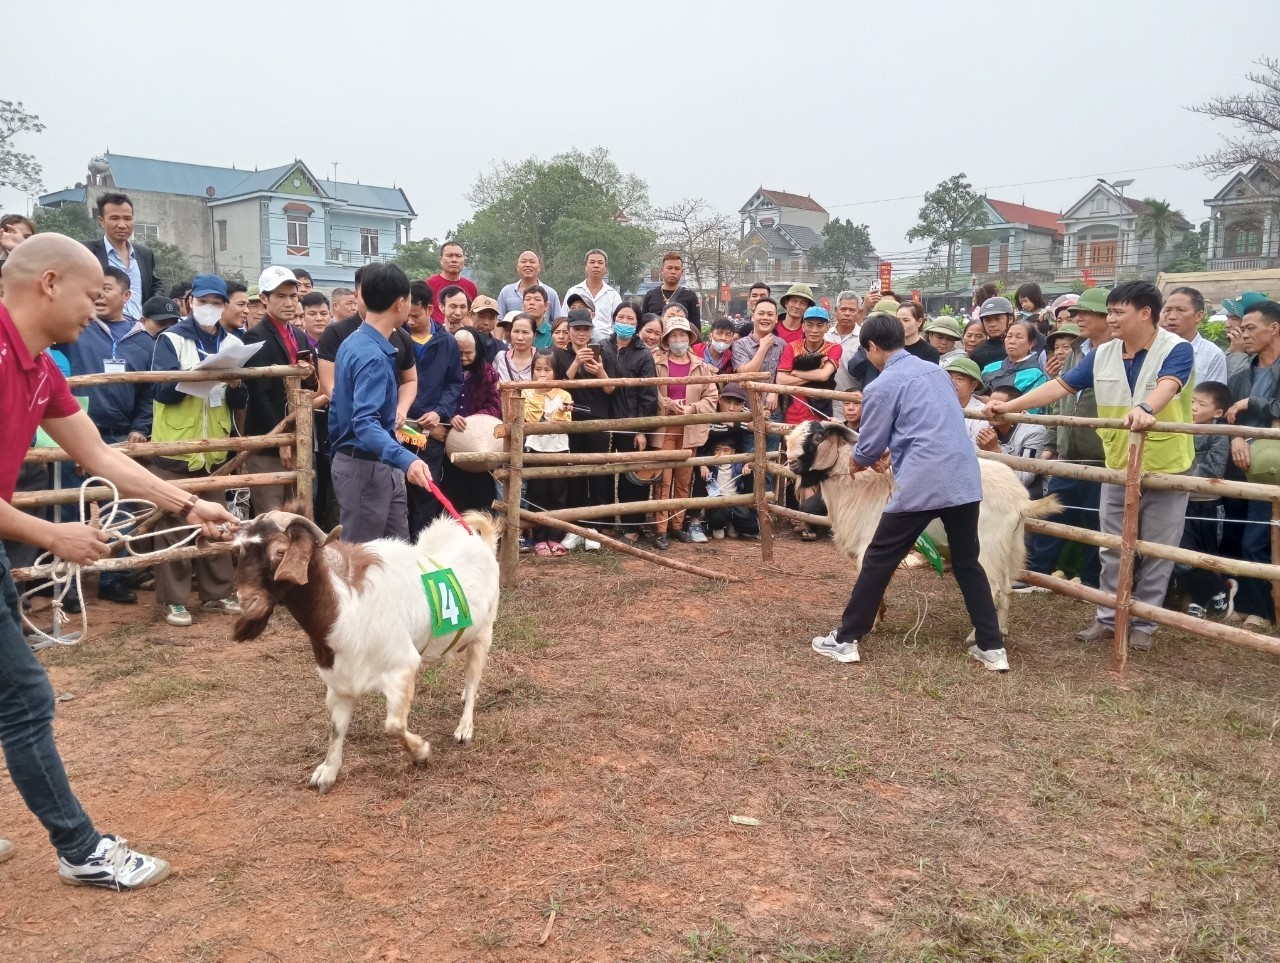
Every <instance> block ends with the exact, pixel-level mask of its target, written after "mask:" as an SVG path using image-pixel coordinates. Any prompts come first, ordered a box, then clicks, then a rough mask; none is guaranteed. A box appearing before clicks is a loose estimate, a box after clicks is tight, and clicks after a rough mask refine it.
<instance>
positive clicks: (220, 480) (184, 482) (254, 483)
mask: <svg viewBox="0 0 1280 963" xmlns="http://www.w3.org/2000/svg"><path fill="white" fill-rule="evenodd" d="M295 477H296V474H295V473H294V472H291V471H265V472H259V473H258V474H256V475H236V476H235V484H234V485H229V484H228V481H230V479H228V478H227V477H225V476H221V475H200V476H198V477H195V478H184V479H179V480H178V481H171V482H169V484H170V485H173V486H175V487H177V488H181V489H182V490H183V491H187V492H208V491H221V490H222V489H224V488H257V487H259V486H263V485H288V484H290V483H291V482H292V481H293V479H294V478H295ZM110 497H111V490H110V489H109V488H102V487H97V486H95V487H93V488H89V489H86V490H85V499H86V500H88V499H92V500H94V501H98V500H101V499H104V498H110ZM78 501H80V489H79V488H64V489H62V490H61V491H43V492H16V493H15V494H14V496H13V507H14V508H41V507H43V506H45V505H74V504H75V503H76V502H78Z"/></svg>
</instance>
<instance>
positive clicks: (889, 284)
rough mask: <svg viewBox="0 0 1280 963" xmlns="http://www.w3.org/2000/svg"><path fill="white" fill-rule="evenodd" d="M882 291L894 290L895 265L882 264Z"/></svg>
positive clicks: (884, 262) (883, 262)
mask: <svg viewBox="0 0 1280 963" xmlns="http://www.w3.org/2000/svg"><path fill="white" fill-rule="evenodd" d="M880 290H881V291H891V290H893V264H892V263H890V262H889V261H881V262H880Z"/></svg>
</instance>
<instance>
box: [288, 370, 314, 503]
mask: <svg viewBox="0 0 1280 963" xmlns="http://www.w3.org/2000/svg"><path fill="white" fill-rule="evenodd" d="M286 383H287V384H289V385H290V388H291V390H290V395H291V396H292V397H293V399H294V403H293V410H294V413H295V414H296V415H297V424H298V428H297V431H296V432H295V434H296V436H297V438H296V444H295V447H294V450H293V470H294V472H295V473H296V474H297V493H298V501H300V502H302V510H303V514H305V515H306V516H307V518H311V517H312V516H313V515H314V514H315V502H314V493H315V479H316V469H315V449H314V447H313V444H312V442H313V437H314V436H313V432H314V430H315V422H314V419H313V417H312V416H313V415H314V412H313V411H312V408H311V399H312V398H313V397H314V392H311V391H308V390H307V389H306V388H304V387H303V386H302V379H301V378H295V377H290V378H288V379H287V381H286Z"/></svg>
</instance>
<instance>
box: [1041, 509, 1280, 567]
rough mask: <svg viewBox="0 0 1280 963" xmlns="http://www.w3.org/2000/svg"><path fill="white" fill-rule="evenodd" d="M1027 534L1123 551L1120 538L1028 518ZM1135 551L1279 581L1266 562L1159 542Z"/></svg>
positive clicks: (1141, 543) (1139, 543)
mask: <svg viewBox="0 0 1280 963" xmlns="http://www.w3.org/2000/svg"><path fill="white" fill-rule="evenodd" d="M1023 527H1025V528H1026V530H1027V531H1028V532H1034V533H1037V534H1040V535H1052V536H1053V537H1054V538H1064V539H1067V540H1069V541H1072V542H1082V543H1083V544H1085V545H1096V546H1097V547H1098V548H1111V549H1115V550H1116V551H1119V550H1120V537H1119V536H1118V535H1108V534H1107V533H1105V532H1095V531H1093V530H1092V529H1089V528H1081V527H1079V526H1078V525H1064V524H1062V523H1061V522H1050V521H1045V520H1044V519H1042V518H1028V519H1027V520H1026V521H1025V522H1023ZM1134 548H1136V549H1137V551H1138V554H1139V555H1141V556H1142V557H1143V558H1162V559H1165V560H1166V561H1169V562H1179V563H1182V564H1184V565H1192V566H1194V567H1196V568H1202V569H1206V570H1207V571H1210V572H1221V573H1222V574H1223V575H1239V576H1243V577H1245V578H1260V579H1267V580H1275V579H1280V565H1267V564H1265V563H1263V562H1242V561H1239V560H1238V559H1234V558H1220V557H1218V556H1217V555H1206V554H1205V553H1204V552H1195V551H1192V550H1191V549H1189V548H1176V547H1174V546H1172V545H1161V544H1159V543H1158V542H1144V541H1142V540H1141V539H1139V540H1138V541H1136V542H1134Z"/></svg>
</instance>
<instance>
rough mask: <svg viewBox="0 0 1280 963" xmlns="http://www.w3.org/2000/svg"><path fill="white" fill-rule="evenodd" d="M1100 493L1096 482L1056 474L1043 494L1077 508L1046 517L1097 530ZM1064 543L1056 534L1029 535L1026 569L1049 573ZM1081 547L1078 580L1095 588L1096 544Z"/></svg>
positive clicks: (1093, 530)
mask: <svg viewBox="0 0 1280 963" xmlns="http://www.w3.org/2000/svg"><path fill="white" fill-rule="evenodd" d="M1099 493H1100V489H1099V486H1098V483H1097V482H1089V481H1084V480H1083V479H1080V478H1062V477H1059V476H1057V475H1054V476H1052V477H1050V479H1049V485H1048V488H1047V489H1046V490H1045V495H1046V497H1047V496H1049V495H1057V496H1058V501H1060V502H1062V504H1063V505H1073V506H1076V507H1074V508H1067V509H1065V510H1064V511H1063V512H1062V513H1061V514H1059V515H1055V516H1054V517H1053V518H1051V519H1049V520H1050V521H1054V522H1061V523H1062V524H1063V525H1078V526H1079V527H1080V528H1087V529H1089V530H1090V531H1092V532H1096V531H1097V530H1098V495H1099ZM1082 509H1084V510H1082ZM1064 545H1066V541H1065V540H1064V539H1061V538H1058V537H1057V536H1056V535H1032V536H1031V538H1030V551H1029V552H1027V571H1029V572H1039V573H1040V574H1041V575H1049V574H1050V573H1052V572H1053V569H1054V566H1055V565H1056V564H1057V562H1058V555H1059V554H1060V553H1061V552H1062V547H1063V546H1064ZM1082 547H1083V549H1084V552H1083V558H1084V564H1083V566H1082V567H1081V570H1080V582H1081V584H1083V585H1088V586H1089V587H1090V588H1097V587H1098V574H1099V572H1100V571H1101V562H1100V561H1099V559H1098V547H1097V546H1096V545H1085V546H1082Z"/></svg>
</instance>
